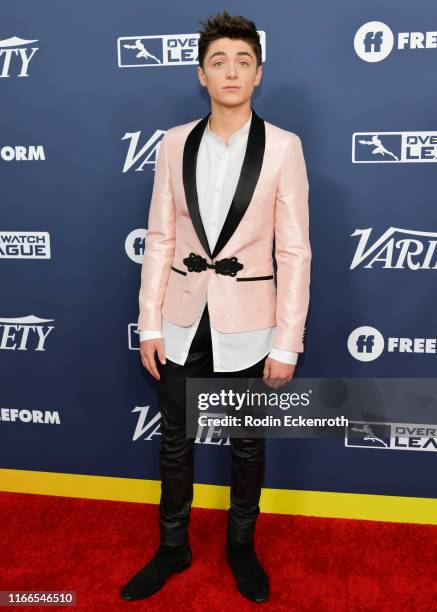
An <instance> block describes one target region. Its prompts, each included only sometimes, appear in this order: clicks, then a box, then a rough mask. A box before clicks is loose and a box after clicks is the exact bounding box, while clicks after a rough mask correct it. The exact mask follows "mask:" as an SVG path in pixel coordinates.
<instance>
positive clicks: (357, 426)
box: [344, 421, 437, 452]
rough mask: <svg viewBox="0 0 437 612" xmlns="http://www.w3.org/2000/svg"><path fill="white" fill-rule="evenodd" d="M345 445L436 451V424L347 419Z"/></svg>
mask: <svg viewBox="0 0 437 612" xmlns="http://www.w3.org/2000/svg"><path fill="white" fill-rule="evenodd" d="M344 445H345V446H349V447H354V448H382V449H391V450H409V451H434V452H435V451H437V426H435V425H422V424H416V423H380V422H377V421H375V422H365V421H349V423H348V425H347V426H346V434H345V441H344Z"/></svg>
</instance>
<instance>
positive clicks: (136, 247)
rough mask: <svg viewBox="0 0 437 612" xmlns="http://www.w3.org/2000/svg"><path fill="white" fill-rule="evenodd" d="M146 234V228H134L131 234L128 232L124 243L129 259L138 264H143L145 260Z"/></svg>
mask: <svg viewBox="0 0 437 612" xmlns="http://www.w3.org/2000/svg"><path fill="white" fill-rule="evenodd" d="M146 236H147V230H146V229H143V228H140V229H134V230H132V231H131V232H130V234H128V236H127V238H126V240H125V243H124V248H125V250H126V253H127V255H128V257H129V259H131V260H132V261H134V262H135V263H137V264H141V263H142V262H143V256H144V248H145V244H146Z"/></svg>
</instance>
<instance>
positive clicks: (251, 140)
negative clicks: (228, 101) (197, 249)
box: [212, 108, 266, 259]
mask: <svg viewBox="0 0 437 612" xmlns="http://www.w3.org/2000/svg"><path fill="white" fill-rule="evenodd" d="M265 140H266V134H265V125H264V120H263V119H262V118H261V117H259V116H258V115H257V114H256V113H255V111H254V110H253V108H252V120H251V122H250V130H249V134H248V138H247V147H246V154H245V156H244V160H243V165H242V167H241V173H240V178H239V179H238V184H237V187H236V190H235V194H234V197H233V199H232V203H231V206H230V207H229V211H228V214H227V216H226V220H225V222H224V224H223V227H222V230H221V232H220V235H219V237H218V239H217V242H216V245H215V247H214V251H213V253H212V259H214V258H215V257H216V256H217V255H218V254H219V253H220V251H221V250H222V249H223V247H224V246H225V244H226V243H227V242H228V240H229V239H230V238H231V236H232V234H233V233H234V232H235V230H236V229H237V226H238V224H239V223H240V221H241V219H242V217H243V215H244V213H245V212H246V210H247V207H248V206H249V204H250V202H251V200H252V196H253V192H254V191H255V187H256V184H257V182H258V178H259V175H260V172H261V167H262V163H263V158H264V150H265Z"/></svg>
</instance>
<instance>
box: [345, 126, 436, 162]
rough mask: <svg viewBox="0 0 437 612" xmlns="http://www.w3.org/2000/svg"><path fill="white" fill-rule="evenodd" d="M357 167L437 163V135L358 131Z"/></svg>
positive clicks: (355, 143)
mask: <svg viewBox="0 0 437 612" xmlns="http://www.w3.org/2000/svg"><path fill="white" fill-rule="evenodd" d="M352 162H353V163H354V164H378V163H383V164H387V163H404V164H405V163H419V162H422V163H423V162H434V163H435V162H437V132H354V134H353V135H352Z"/></svg>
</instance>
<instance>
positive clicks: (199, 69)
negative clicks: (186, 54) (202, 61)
mask: <svg viewBox="0 0 437 612" xmlns="http://www.w3.org/2000/svg"><path fill="white" fill-rule="evenodd" d="M197 76H198V77H199V82H200V84H201V85H202V87H206V82H205V73H204V72H203V70H202V66H197Z"/></svg>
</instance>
